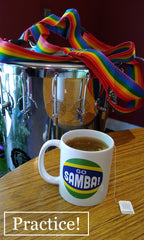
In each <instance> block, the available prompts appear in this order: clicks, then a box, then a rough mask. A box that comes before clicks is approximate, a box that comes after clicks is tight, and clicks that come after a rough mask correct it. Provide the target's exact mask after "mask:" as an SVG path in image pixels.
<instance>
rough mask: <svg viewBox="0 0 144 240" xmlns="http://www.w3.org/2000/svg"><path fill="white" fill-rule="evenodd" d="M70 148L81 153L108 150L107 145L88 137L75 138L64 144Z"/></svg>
mask: <svg viewBox="0 0 144 240" xmlns="http://www.w3.org/2000/svg"><path fill="white" fill-rule="evenodd" d="M66 144H67V145H68V146H70V147H72V148H75V149H79V150H83V151H101V150H104V149H106V148H108V145H107V144H106V143H105V142H103V141H101V140H99V139H96V138H90V137H75V138H73V139H70V140H68V141H67V142H66Z"/></svg>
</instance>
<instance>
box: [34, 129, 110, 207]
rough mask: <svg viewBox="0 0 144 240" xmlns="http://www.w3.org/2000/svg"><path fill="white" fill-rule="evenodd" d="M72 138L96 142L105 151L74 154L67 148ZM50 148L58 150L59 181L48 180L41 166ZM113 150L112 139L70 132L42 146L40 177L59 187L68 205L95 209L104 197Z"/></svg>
mask: <svg viewBox="0 0 144 240" xmlns="http://www.w3.org/2000/svg"><path fill="white" fill-rule="evenodd" d="M75 137H90V138H95V139H99V140H102V141H103V142H105V143H106V144H107V145H108V148H106V149H104V150H100V151H83V150H77V149H74V148H72V147H70V146H68V145H67V144H66V142H67V141H68V140H70V139H73V138H75ZM50 146H56V147H58V148H60V175H59V176H58V177H54V176H51V175H50V174H49V173H48V172H47V171H46V169H45V166H44V155H45V152H46V150H47V148H48V147H50ZM113 147H114V141H113V139H112V138H111V137H110V136H109V135H107V134H105V133H103V132H100V131H96V130H91V129H76V130H71V131H69V132H66V133H65V134H64V135H63V136H62V137H61V139H60V140H57V139H53V140H48V141H47V142H46V143H44V145H43V146H42V148H41V150H40V153H39V157H38V169H39V173H40V175H41V177H42V178H43V179H44V180H45V181H46V182H48V183H52V184H58V185H59V193H60V195H61V196H62V198H64V199H65V200H66V201H67V202H69V203H71V204H74V205H78V206H93V205H97V204H99V203H101V202H102V201H103V200H104V199H105V197H106V195H107V191H108V184H109V175H110V169H111V161H112V155H113Z"/></svg>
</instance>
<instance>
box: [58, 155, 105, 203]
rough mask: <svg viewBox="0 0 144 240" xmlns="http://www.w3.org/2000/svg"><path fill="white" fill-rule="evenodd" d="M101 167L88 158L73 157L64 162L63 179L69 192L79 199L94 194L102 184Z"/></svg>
mask: <svg viewBox="0 0 144 240" xmlns="http://www.w3.org/2000/svg"><path fill="white" fill-rule="evenodd" d="M102 180H103V171H102V169H101V167H100V166H99V165H98V164H97V163H95V162H92V161H89V160H86V159H78V158H72V159H69V160H67V161H66V162H65V163H64V167H63V181H64V184H65V187H66V189H67V190H68V192H69V193H70V194H71V195H72V196H74V197H76V198H79V199H86V198H89V197H91V196H92V195H94V194H95V193H96V192H97V191H98V189H99V188H100V186H101V183H102Z"/></svg>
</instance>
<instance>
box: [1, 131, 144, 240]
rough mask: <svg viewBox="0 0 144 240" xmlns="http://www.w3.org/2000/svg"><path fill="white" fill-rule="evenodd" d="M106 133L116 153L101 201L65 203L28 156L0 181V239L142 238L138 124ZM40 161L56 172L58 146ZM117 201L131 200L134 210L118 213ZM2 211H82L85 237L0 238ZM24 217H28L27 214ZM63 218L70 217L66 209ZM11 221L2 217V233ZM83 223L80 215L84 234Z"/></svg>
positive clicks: (142, 155) (142, 149)
mask: <svg viewBox="0 0 144 240" xmlns="http://www.w3.org/2000/svg"><path fill="white" fill-rule="evenodd" d="M110 135H111V136H112V137H113V139H114V141H115V146H116V154H115V153H114V154H113V161H112V167H111V175H110V182H109V189H108V194H107V197H106V199H105V200H104V201H103V202H102V203H101V204H99V205H96V206H93V207H78V206H75V205H72V204H70V203H68V202H66V201H65V200H63V199H62V198H61V196H60V195H59V190H58V186H57V185H52V184H48V183H46V182H45V181H44V180H43V179H42V178H41V177H40V175H39V172H38V167H37V158H35V159H32V160H30V161H29V162H27V163H25V164H24V165H22V166H20V167H18V168H17V169H15V170H14V171H12V172H10V173H8V174H6V175H5V176H3V177H2V178H1V179H0V239H6V240H7V239H12V240H13V239H14V240H15V239H16V240H17V239H28V240H31V239H38V240H39V239H44V240H45V239H67V240H69V239H73V238H74V239H82V240H83V239H90V240H97V239H98V240H143V239H144V128H140V129H133V130H126V131H119V132H113V133H110ZM45 165H46V168H47V169H48V171H49V173H50V174H52V175H54V176H57V175H59V149H56V150H52V151H49V152H48V153H47V154H46V156H45ZM115 176H116V177H115ZM119 200H129V201H131V202H132V205H133V207H134V211H135V214H132V215H125V214H121V212H120V209H119V205H118V203H117V202H118V201H119ZM8 211H17V212H19V211H20V212H22V211H32V212H36V211H37V212H40V211H44V212H48V211H60V212H61V211H62V212H64V211H68V212H71V211H76V212H77V211H82V212H85V211H87V212H88V213H89V236H55V237H54V236H37V237H36V236H26V237H25V236H11V237H10V236H4V212H8ZM30 217H31V219H32V215H31V216H30ZM39 219H43V213H41V214H39ZM66 219H67V220H70V213H67V215H66ZM12 224H13V223H12V221H11V217H7V218H6V225H5V229H6V234H11V233H12V229H13V226H12ZM86 224H87V216H86V215H84V217H83V226H82V227H83V231H84V232H85V231H86V227H87V225H86ZM34 233H35V232H34ZM64 233H68V234H69V233H70V231H69V230H67V232H64Z"/></svg>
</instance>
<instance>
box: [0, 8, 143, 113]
mask: <svg viewBox="0 0 144 240" xmlns="http://www.w3.org/2000/svg"><path fill="white" fill-rule="evenodd" d="M67 23H68V24H67ZM51 32H53V33H55V34H58V35H59V36H61V37H64V36H65V35H66V38H67V40H68V42H69V45H70V47H60V46H56V45H53V44H51V43H49V42H48V37H49V35H50V33H51ZM20 39H23V40H25V41H26V42H27V43H28V42H29V40H32V41H33V42H34V43H35V47H34V48H26V47H21V46H18V45H15V44H13V43H11V42H9V41H7V40H4V39H0V61H1V62H6V63H11V62H18V61H20V62H24V61H26V62H28V61H33V62H65V61H74V60H80V61H82V62H83V63H84V64H85V65H86V66H87V67H88V68H89V69H90V71H91V73H92V76H93V77H94V78H98V79H99V81H100V83H101V84H102V86H103V88H104V89H105V92H106V95H107V98H108V100H109V102H110V104H111V105H112V106H113V107H114V108H115V109H116V110H117V111H119V112H121V113H129V112H132V111H135V110H137V109H139V108H140V107H142V106H143V104H144V81H143V74H142V66H141V64H140V62H139V61H138V60H137V58H136V55H135V45H134V43H133V42H131V41H128V42H124V43H121V44H119V45H117V46H114V47H113V46H110V45H107V44H105V43H102V42H101V41H99V40H98V39H96V38H95V37H94V36H93V35H92V34H90V33H88V32H84V33H83V34H81V26H80V19H79V15H78V12H77V11H76V10H75V9H68V10H67V11H66V12H65V13H64V14H63V16H62V17H61V18H59V17H57V16H56V15H54V14H51V15H49V16H48V17H46V18H44V19H42V20H41V21H39V22H38V23H36V24H35V25H33V26H31V27H30V28H28V29H27V30H26V31H25V32H24V33H23V34H22V36H21V37H20ZM59 51H63V52H64V53H65V55H62V56H60V55H58V54H57V55H56V53H57V52H59ZM123 65H124V66H125V69H126V70H125V71H122V69H121V68H120V66H123ZM109 89H112V91H113V92H114V93H115V95H116V96H117V97H118V98H119V99H120V100H122V101H124V102H126V103H127V104H126V106H120V105H119V104H116V103H114V102H113V101H112V100H111V98H110V97H109Z"/></svg>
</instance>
